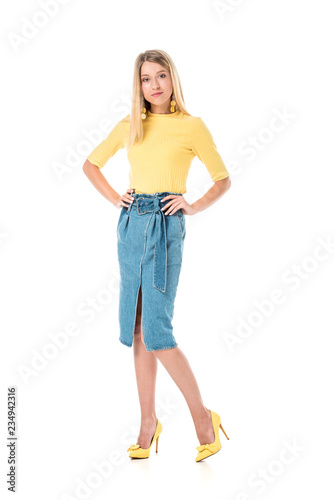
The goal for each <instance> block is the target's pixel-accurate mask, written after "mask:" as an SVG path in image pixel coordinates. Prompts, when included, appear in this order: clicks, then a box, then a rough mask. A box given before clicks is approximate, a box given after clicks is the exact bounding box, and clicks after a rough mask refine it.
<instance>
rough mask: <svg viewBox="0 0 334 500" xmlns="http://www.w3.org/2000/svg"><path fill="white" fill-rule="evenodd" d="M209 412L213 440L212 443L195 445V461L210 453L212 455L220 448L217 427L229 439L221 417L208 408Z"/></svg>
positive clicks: (208, 455)
mask: <svg viewBox="0 0 334 500" xmlns="http://www.w3.org/2000/svg"><path fill="white" fill-rule="evenodd" d="M210 412H211V419H212V427H213V430H214V433H215V440H214V442H213V443H210V444H202V445H200V446H196V449H197V450H198V453H197V456H196V458H195V461H196V462H200V461H201V460H204V458H207V457H210V456H211V455H214V454H215V453H217V452H218V451H219V450H220V448H221V442H220V439H219V427H220V428H221V430H222V431H223V433H224V434H225V436H226V439H230V438H229V437H228V435H227V434H226V432H225V430H224V427H223V425H222V423H221V418H220V416H219V415H218V413H216V412H214V411H212V410H210Z"/></svg>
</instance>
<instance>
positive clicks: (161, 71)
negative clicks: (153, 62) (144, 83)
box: [141, 69, 167, 76]
mask: <svg viewBox="0 0 334 500" xmlns="http://www.w3.org/2000/svg"><path fill="white" fill-rule="evenodd" d="M166 72H167V70H166V69H161V70H160V71H157V73H156V74H158V73H166ZM141 76H150V75H148V74H147V73H144V74H143V75H141Z"/></svg>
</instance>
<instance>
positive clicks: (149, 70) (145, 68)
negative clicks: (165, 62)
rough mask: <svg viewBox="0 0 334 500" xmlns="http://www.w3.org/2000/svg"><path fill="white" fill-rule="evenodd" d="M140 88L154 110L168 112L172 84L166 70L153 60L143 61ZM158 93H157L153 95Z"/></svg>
mask: <svg viewBox="0 0 334 500" xmlns="http://www.w3.org/2000/svg"><path fill="white" fill-rule="evenodd" d="M140 75H141V76H140V79H141V88H142V92H143V95H144V97H145V99H146V100H147V101H148V102H150V103H151V109H152V111H153V113H154V112H155V111H160V112H168V111H169V105H170V96H171V94H172V90H173V85H172V79H171V75H170V73H169V71H168V70H166V69H165V68H164V67H163V66H161V65H160V64H158V63H155V62H149V61H145V62H144V63H143V64H142V66H141V71H140ZM157 93H159V95H154V94H157Z"/></svg>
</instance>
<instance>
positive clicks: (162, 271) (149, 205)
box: [133, 197, 176, 293]
mask: <svg viewBox="0 0 334 500" xmlns="http://www.w3.org/2000/svg"><path fill="white" fill-rule="evenodd" d="M169 201H170V200H166V201H165V202H161V200H160V199H159V198H154V199H149V198H140V197H139V198H137V199H136V200H134V202H133V204H134V205H135V207H133V209H135V208H136V209H137V212H138V214H145V213H147V212H154V215H155V224H156V227H157V237H156V240H155V243H154V261H153V270H154V271H153V286H154V287H155V288H157V289H158V290H160V291H161V292H163V293H165V291H166V280H167V232H166V214H165V211H164V210H161V208H162V207H164V206H165V205H166V203H168V202H169ZM173 215H176V212H175V214H173ZM167 217H168V216H167ZM156 271H159V272H156Z"/></svg>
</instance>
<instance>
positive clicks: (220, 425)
mask: <svg viewBox="0 0 334 500" xmlns="http://www.w3.org/2000/svg"><path fill="white" fill-rule="evenodd" d="M219 427H220V428H221V430H222V431H223V433H224V434H225V436H226V439H230V438H229V437H228V435H227V434H226V432H225V431H224V427H223V426H222V423H221V422H220V424H219Z"/></svg>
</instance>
